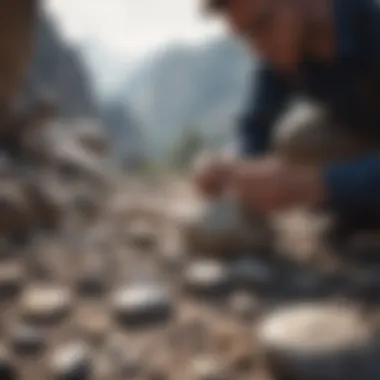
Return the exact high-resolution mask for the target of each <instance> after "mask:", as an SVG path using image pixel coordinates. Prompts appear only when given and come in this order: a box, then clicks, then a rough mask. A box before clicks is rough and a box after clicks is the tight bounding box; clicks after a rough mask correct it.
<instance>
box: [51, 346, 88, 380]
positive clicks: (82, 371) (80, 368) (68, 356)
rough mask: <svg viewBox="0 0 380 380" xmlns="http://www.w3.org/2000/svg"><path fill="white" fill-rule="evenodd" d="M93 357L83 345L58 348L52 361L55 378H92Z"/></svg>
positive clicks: (79, 379) (71, 379)
mask: <svg viewBox="0 0 380 380" xmlns="http://www.w3.org/2000/svg"><path fill="white" fill-rule="evenodd" d="M92 364H93V363H92V357H91V352H90V350H89V348H88V347H87V346H86V345H84V344H82V343H71V344H68V345H65V346H62V347H58V348H57V349H56V351H55V352H54V353H53V356H52V359H51V370H52V374H53V377H54V378H55V379H57V380H86V379H90V378H91V376H92Z"/></svg>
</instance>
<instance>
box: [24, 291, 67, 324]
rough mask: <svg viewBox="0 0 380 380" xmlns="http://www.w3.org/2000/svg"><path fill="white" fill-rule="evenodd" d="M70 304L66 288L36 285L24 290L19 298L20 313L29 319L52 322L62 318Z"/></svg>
mask: <svg viewBox="0 0 380 380" xmlns="http://www.w3.org/2000/svg"><path fill="white" fill-rule="evenodd" d="M71 306H72V296H71V294H70V292H69V290H68V289H66V288H61V287H58V286H49V285H37V286H34V287H31V288H29V289H27V290H26V291H25V293H24V294H23V297H22V300H21V312H22V315H23V316H24V317H25V318H26V319H28V320H31V321H34V322H41V323H50V322H51V323H53V322H57V321H59V320H60V319H62V318H63V317H64V316H65V315H66V314H67V313H68V312H69V310H70V308H71Z"/></svg>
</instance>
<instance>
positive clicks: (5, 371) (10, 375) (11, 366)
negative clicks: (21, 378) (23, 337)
mask: <svg viewBox="0 0 380 380" xmlns="http://www.w3.org/2000/svg"><path fill="white" fill-rule="evenodd" d="M0 379H1V380H16V379H18V374H17V367H16V364H15V363H14V362H13V361H12V359H11V357H10V355H9V353H8V352H7V350H6V349H5V347H0Z"/></svg>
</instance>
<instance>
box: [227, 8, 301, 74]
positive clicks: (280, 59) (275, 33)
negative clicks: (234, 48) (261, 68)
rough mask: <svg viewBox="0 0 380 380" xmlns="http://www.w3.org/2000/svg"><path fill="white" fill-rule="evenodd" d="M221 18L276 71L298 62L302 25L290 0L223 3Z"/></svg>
mask: <svg viewBox="0 0 380 380" xmlns="http://www.w3.org/2000/svg"><path fill="white" fill-rule="evenodd" d="M224 15H225V17H226V19H227V21H228V24H229V26H230V27H231V29H232V30H233V32H234V33H236V34H238V35H239V36H240V37H243V38H244V39H245V40H246V41H247V42H248V43H249V44H250V46H251V47H252V50H254V51H257V52H258V53H259V54H260V55H262V56H263V58H264V59H266V60H267V61H269V62H271V63H272V64H274V66H276V67H277V68H279V69H281V70H283V69H284V70H287V69H292V68H294V67H295V65H296V64H297V63H298V61H299V57H300V50H301V22H300V19H299V17H298V14H297V9H296V7H294V6H292V1H291V0H226V3H225V8H224Z"/></svg>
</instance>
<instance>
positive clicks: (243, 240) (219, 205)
mask: <svg viewBox="0 0 380 380" xmlns="http://www.w3.org/2000/svg"><path fill="white" fill-rule="evenodd" d="M183 233H184V241H185V247H186V250H187V251H188V252H189V253H192V254H198V253H199V254H202V255H229V254H235V253H236V252H242V251H245V252H250V251H255V250H263V249H268V248H269V247H271V245H272V243H273V240H272V236H271V233H270V228H269V226H268V224H267V223H266V221H265V220H263V219H261V218H258V217H257V218H253V217H251V219H250V220H249V219H248V218H246V216H245V215H244V214H243V212H242V211H241V210H240V208H239V206H238V205H237V204H236V203H235V202H234V201H233V200H232V199H230V198H222V199H220V200H218V201H215V202H212V203H210V204H208V205H207V207H206V208H205V209H204V210H203V212H201V213H200V214H198V215H196V216H193V217H191V218H189V220H187V221H186V222H184V223H183Z"/></svg>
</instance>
